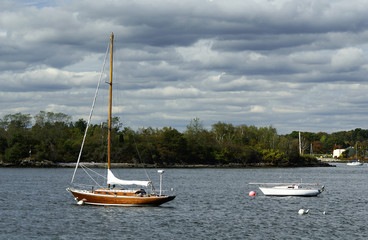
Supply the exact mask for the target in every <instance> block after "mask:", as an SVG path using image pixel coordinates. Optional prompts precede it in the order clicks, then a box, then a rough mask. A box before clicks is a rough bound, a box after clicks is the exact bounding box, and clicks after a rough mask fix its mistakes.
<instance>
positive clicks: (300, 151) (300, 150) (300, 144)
mask: <svg viewBox="0 0 368 240" xmlns="http://www.w3.org/2000/svg"><path fill="white" fill-rule="evenodd" d="M301 141H302V139H301V137H300V132H299V154H300V155H301V154H302V142H301Z"/></svg>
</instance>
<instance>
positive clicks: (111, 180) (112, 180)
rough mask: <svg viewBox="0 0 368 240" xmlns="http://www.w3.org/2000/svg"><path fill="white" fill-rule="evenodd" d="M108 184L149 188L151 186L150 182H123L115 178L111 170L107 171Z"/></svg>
mask: <svg viewBox="0 0 368 240" xmlns="http://www.w3.org/2000/svg"><path fill="white" fill-rule="evenodd" d="M107 184H119V185H139V186H144V187H147V186H148V185H150V184H151V182H150V181H136V180H122V179H119V178H117V177H115V176H114V174H113V173H112V172H111V170H110V169H107Z"/></svg>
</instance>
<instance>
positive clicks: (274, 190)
mask: <svg viewBox="0 0 368 240" xmlns="http://www.w3.org/2000/svg"><path fill="white" fill-rule="evenodd" d="M259 189H260V190H261V191H262V193H263V194H264V195H266V196H278V197H287V196H295V197H315V196H317V195H319V194H320V193H321V192H322V191H321V190H319V189H303V188H298V189H293V188H287V187H286V188H278V187H259Z"/></svg>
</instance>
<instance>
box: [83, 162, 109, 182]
mask: <svg viewBox="0 0 368 240" xmlns="http://www.w3.org/2000/svg"><path fill="white" fill-rule="evenodd" d="M80 166H81V167H83V168H85V169H88V170H89V171H91V172H93V173H94V174H96V175H97V176H99V177H102V178H104V179H107V178H106V176H104V175H102V174H100V173H98V172H96V171H94V170H92V169H91V168H89V167H87V166H86V165H84V164H81V165H80Z"/></svg>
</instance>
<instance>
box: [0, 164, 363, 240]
mask: <svg viewBox="0 0 368 240" xmlns="http://www.w3.org/2000/svg"><path fill="white" fill-rule="evenodd" d="M336 166H337V167H335V168H290V169H166V172H165V174H164V188H166V189H170V188H171V187H172V188H174V193H175V195H176V196H177V197H176V199H175V200H174V201H172V202H169V203H167V204H164V205H162V206H161V207H94V206H79V205H77V204H76V202H75V201H74V199H73V197H72V195H71V194H70V193H69V192H67V191H66V190H65V188H66V187H68V186H69V182H70V180H71V176H72V173H73V169H71V168H67V169H61V168H59V169H7V168H2V169H0V185H1V188H0V189H1V190H0V191H1V194H0V219H1V220H0V239H152V238H160V239H347V238H349V239H367V238H368V230H367V229H366V224H367V223H368V211H367V210H368V209H367V208H368V207H367V203H368V198H367V197H368V191H367V190H368V186H367V181H368V177H367V173H368V166H367V165H364V166H362V167H348V166H346V164H336ZM147 171H148V174H149V176H150V178H151V180H152V181H153V182H154V183H156V189H158V188H159V186H158V183H159V176H158V174H157V173H156V169H148V170H147ZM114 173H116V175H117V176H119V177H122V178H127V179H136V178H137V177H138V176H142V177H145V173H144V171H143V170H142V169H115V171H114ZM142 180H145V178H143V179H142ZM281 181H284V182H290V181H303V182H318V183H321V184H323V185H325V186H326V190H327V191H325V192H323V193H322V194H321V195H319V196H318V197H312V198H298V197H284V198H278V197H265V196H263V195H262V193H261V192H260V191H259V190H258V188H257V187H256V186H254V185H249V184H248V183H249V182H281ZM251 190H254V191H256V193H257V196H256V197H249V196H248V193H249V191H251ZM300 208H304V209H310V212H309V214H308V215H298V210H299V209H300ZM323 212H326V214H325V215H324V214H323Z"/></svg>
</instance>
